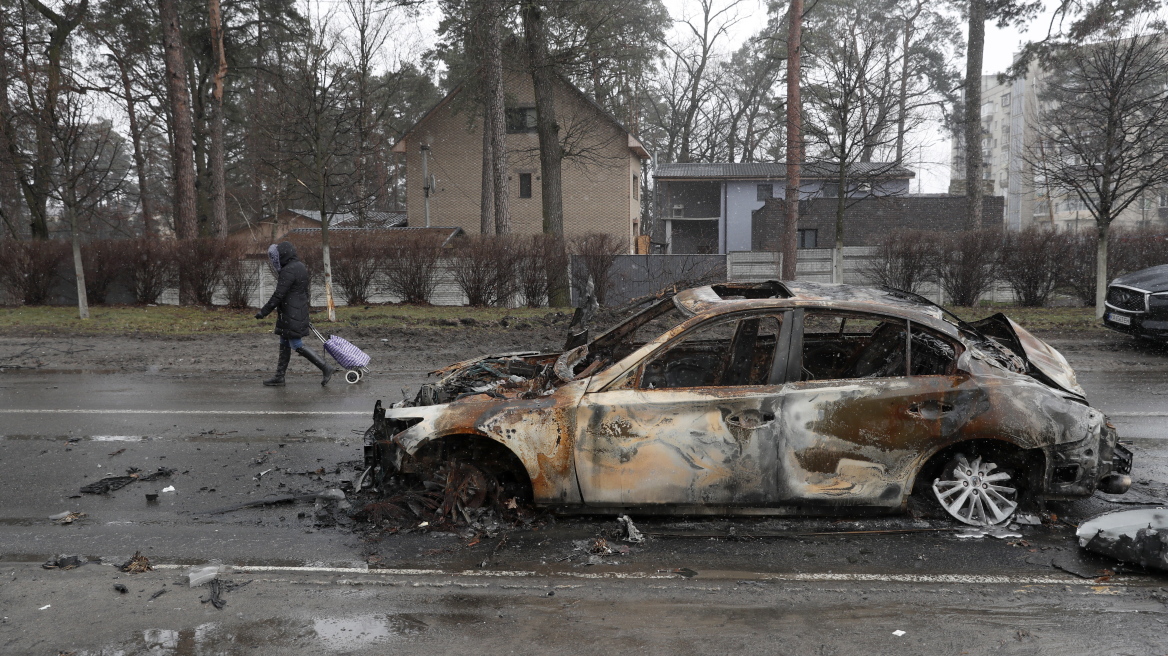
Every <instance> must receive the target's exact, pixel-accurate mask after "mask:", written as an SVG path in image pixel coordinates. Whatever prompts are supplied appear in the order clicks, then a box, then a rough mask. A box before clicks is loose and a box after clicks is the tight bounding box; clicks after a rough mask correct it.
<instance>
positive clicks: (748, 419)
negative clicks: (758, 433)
mask: <svg viewBox="0 0 1168 656" xmlns="http://www.w3.org/2000/svg"><path fill="white" fill-rule="evenodd" d="M774 420H775V415H774V414H772V413H770V412H759V411H758V410H746V411H744V412H740V413H738V414H736V415H730V416H729V417H727V418H726V423H727V424H729V425H730V426H733V427H735V428H745V429H746V430H754V429H756V428H762V427H763V426H769V425H770V424H771V423H772V422H774Z"/></svg>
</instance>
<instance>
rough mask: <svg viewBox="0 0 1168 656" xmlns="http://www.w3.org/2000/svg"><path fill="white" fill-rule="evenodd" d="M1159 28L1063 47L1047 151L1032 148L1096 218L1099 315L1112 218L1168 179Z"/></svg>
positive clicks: (1048, 87)
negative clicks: (1039, 153)
mask: <svg viewBox="0 0 1168 656" xmlns="http://www.w3.org/2000/svg"><path fill="white" fill-rule="evenodd" d="M1161 29H1162V26H1161V25H1159V24H1157V23H1136V24H1134V25H1133V26H1132V27H1130V28H1128V29H1115V30H1113V31H1111V32H1110V33H1109V34H1108V35H1107V36H1108V37H1109V38H1107V39H1106V40H1104V41H1102V42H1099V43H1092V44H1086V45H1080V46H1071V47H1068V48H1066V49H1063V50H1062V51H1061V52H1059V53H1057V55H1056V56H1055V57H1053V58H1052V59H1051V60H1050V64H1051V65H1050V70H1051V72H1050V73H1049V76H1048V77H1047V78H1046V80H1045V82H1044V83H1043V85H1042V88H1041V90H1040V98H1041V102H1042V103H1043V104H1044V105H1043V106H1044V109H1043V110H1042V111H1041V112H1040V122H1039V128H1038V134H1037V139H1039V140H1040V142H1041V143H1042V144H1043V151H1044V152H1043V153H1042V154H1043V155H1045V156H1037V155H1038V153H1036V152H1035V151H1034V149H1031V151H1030V152H1029V153H1028V154H1027V159H1028V163H1029V164H1030V165H1031V166H1032V167H1033V168H1034V172H1035V175H1037V176H1044V177H1045V178H1046V181H1047V182H1048V184H1050V185H1051V186H1052V187H1053V188H1054V190H1055V191H1056V193H1060V194H1063V195H1065V196H1069V197H1071V198H1074V199H1077V200H1079V201H1082V202H1083V203H1084V204H1085V205H1086V206H1087V209H1088V210H1089V211H1090V212H1091V215H1092V216H1093V217H1094V219H1095V230H1096V250H1097V257H1096V283H1095V313H1096V315H1097V316H1099V317H1102V316H1103V311H1104V296H1105V294H1106V289H1107V241H1108V240H1107V237H1108V232H1109V231H1110V229H1111V222H1112V221H1113V220H1114V219H1115V217H1117V216H1119V215H1120V214H1121V213H1122V212H1123V211H1124V210H1125V209H1127V207H1128V206H1129V205H1131V204H1132V203H1133V202H1135V201H1136V200H1137V199H1139V198H1141V197H1142V196H1143V195H1144V194H1145V193H1146V192H1149V191H1153V190H1158V189H1159V188H1160V187H1163V186H1165V185H1168V48H1166V47H1165V46H1166V44H1165V41H1164V37H1163V34H1162V32H1161V31H1160V30H1161Z"/></svg>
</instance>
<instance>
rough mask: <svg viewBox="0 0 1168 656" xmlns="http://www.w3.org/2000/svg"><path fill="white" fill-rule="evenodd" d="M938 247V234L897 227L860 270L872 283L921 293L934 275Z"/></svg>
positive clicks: (881, 242)
mask: <svg viewBox="0 0 1168 656" xmlns="http://www.w3.org/2000/svg"><path fill="white" fill-rule="evenodd" d="M936 247H937V239H936V234H935V233H932V232H925V231H923V230H897V231H894V232H891V233H889V234H888V235H886V236H885V237H884V238H883V239H882V240H881V241H880V243H879V244H877V247H876V254H875V257H874V258H872V259H870V260H868V261H867V262H865V263H864V266H863V267H862V269H861V272H862V274H863V275H864V276H865V278H866V279H867V280H868V281H869V282H870V283H871V284H874V285H882V286H885V287H892V288H894V289H900V290H903V291H906V292H912V293H914V294H919V293H920V292H921V286H922V285H923V284H924V283H926V282H928V281H929V279H930V277H931V272H932V267H933V262H934V260H935V256H934V252H935V250H936Z"/></svg>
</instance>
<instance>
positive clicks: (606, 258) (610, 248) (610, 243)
mask: <svg viewBox="0 0 1168 656" xmlns="http://www.w3.org/2000/svg"><path fill="white" fill-rule="evenodd" d="M572 246H573V250H574V251H575V254H576V257H577V260H576V261H578V262H580V264H581V266H580V267H579V269H576V268H575V267H573V273H574V274H575V277H576V280H574V281H573V282H574V284H575V285H576V287H577V289H581V290H583V289H586V288H587V286H588V278H589V277H591V278H592V282H593V285H594V289H595V294H596V302H597V303H598V304H600V305H604V304H605V303H604V302H605V297H606V296H607V295H608V290H609V288H610V287H611V284H612V281H611V280H610V278H609V275H610V274H611V272H612V265H613V263H614V262H616V258H617V256H618V255H622V254H624V253H628V247H627V246H625V245H622V244H621V243H620V242H619V241H618V240H617V239H615V238H613V236H612V235H608V234H604V233H591V234H587V235H583V236H581V237H577V238H576V239H574V240H573V241H572Z"/></svg>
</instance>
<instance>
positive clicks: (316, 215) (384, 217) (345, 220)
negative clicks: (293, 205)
mask: <svg viewBox="0 0 1168 656" xmlns="http://www.w3.org/2000/svg"><path fill="white" fill-rule="evenodd" d="M288 211H289V212H292V213H293V214H299V215H300V216H302V217H304V218H306V219H308V220H310V221H316V222H317V223H320V212H319V211H317V210H296V209H290V210H288ZM358 220H359V217H358V216H357V215H356V214H355V213H352V212H337V213H336V214H333V215H332V220H331V221H329V229H330V230H335V229H337V228H358V227H360V226H358V225H357V223H358ZM405 224H406V213H405V212H379V211H375V210H369V211H367V212H365V226H364V227H366V228H393V227H397V226H404V225H405Z"/></svg>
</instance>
